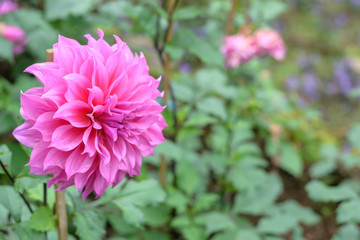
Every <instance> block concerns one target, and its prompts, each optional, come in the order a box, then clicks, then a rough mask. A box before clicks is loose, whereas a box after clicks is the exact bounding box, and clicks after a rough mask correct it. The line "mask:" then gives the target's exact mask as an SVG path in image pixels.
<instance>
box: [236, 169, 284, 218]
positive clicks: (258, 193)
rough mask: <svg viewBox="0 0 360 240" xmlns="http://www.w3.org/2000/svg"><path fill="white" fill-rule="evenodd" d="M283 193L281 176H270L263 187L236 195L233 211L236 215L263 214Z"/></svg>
mask: <svg viewBox="0 0 360 240" xmlns="http://www.w3.org/2000/svg"><path fill="white" fill-rule="evenodd" d="M282 191H283V186H282V182H281V179H280V178H279V176H277V175H275V174H268V175H267V177H266V179H265V180H264V182H263V184H262V185H260V186H256V187H255V188H253V189H252V190H251V191H248V192H244V193H243V192H241V193H238V194H237V195H236V198H235V204H234V207H233V211H234V212H236V213H248V214H256V215H258V214H263V213H264V212H266V210H267V208H269V207H270V206H271V205H272V204H273V203H274V202H275V200H276V199H277V197H278V196H279V194H280V193H281V192H282Z"/></svg>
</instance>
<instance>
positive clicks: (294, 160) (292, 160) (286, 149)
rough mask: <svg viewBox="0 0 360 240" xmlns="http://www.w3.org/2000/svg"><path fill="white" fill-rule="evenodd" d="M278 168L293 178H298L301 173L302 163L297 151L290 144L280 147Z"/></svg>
mask: <svg viewBox="0 0 360 240" xmlns="http://www.w3.org/2000/svg"><path fill="white" fill-rule="evenodd" d="M280 158H281V162H280V166H281V168H282V169H284V170H285V171H287V172H288V173H290V174H291V175H293V176H295V177H300V176H301V174H302V172H303V168H304V166H303V161H302V159H301V156H300V153H299V151H298V150H297V149H296V148H295V147H294V145H293V144H291V143H286V144H284V145H282V146H281V152H280Z"/></svg>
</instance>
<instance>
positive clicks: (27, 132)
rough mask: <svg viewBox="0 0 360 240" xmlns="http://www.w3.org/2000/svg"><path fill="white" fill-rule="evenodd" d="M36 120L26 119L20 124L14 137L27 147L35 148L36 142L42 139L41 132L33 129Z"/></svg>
mask: <svg viewBox="0 0 360 240" xmlns="http://www.w3.org/2000/svg"><path fill="white" fill-rule="evenodd" d="M34 123H35V122H34V121H31V120H26V121H25V122H24V123H23V124H21V125H20V126H18V127H17V128H16V129H15V130H14V132H13V135H14V137H15V138H16V139H17V140H18V141H19V142H21V143H22V144H24V145H25V146H27V147H31V148H34V147H35V146H36V144H38V143H39V142H40V141H41V134H40V133H39V132H38V131H36V130H35V129H32V127H33V126H34Z"/></svg>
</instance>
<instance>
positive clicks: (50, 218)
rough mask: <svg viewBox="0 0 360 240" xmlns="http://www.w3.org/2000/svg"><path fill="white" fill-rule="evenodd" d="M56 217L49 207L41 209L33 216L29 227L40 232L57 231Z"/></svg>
mask: <svg viewBox="0 0 360 240" xmlns="http://www.w3.org/2000/svg"><path fill="white" fill-rule="evenodd" d="M55 225H56V222H55V217H54V215H53V212H52V210H51V209H50V208H49V207H47V206H42V207H39V208H37V209H36V210H35V212H34V213H33V214H32V215H31V218H30V221H29V224H28V227H29V228H31V229H34V230H36V231H40V232H47V231H50V230H55Z"/></svg>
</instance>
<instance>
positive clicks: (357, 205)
mask: <svg viewBox="0 0 360 240" xmlns="http://www.w3.org/2000/svg"><path fill="white" fill-rule="evenodd" d="M336 216H337V217H336V221H337V222H338V223H347V222H351V223H358V222H360V199H351V200H348V201H345V202H342V203H340V205H339V207H338V208H337V209H336Z"/></svg>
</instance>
